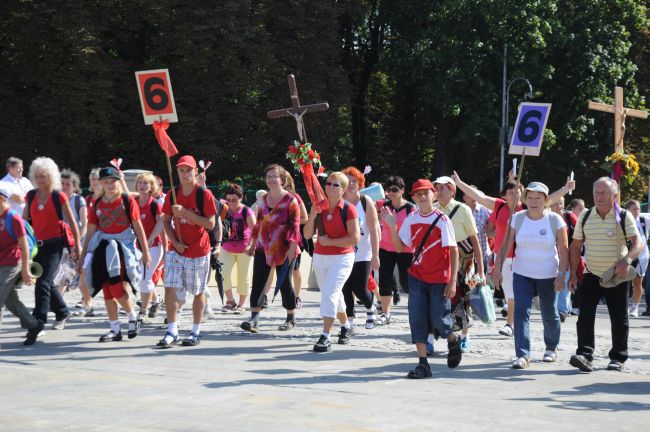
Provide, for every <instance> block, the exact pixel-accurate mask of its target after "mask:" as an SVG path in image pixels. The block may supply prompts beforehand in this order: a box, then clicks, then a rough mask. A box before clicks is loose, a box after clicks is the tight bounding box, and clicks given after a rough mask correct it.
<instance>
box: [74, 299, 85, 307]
mask: <svg viewBox="0 0 650 432" xmlns="http://www.w3.org/2000/svg"><path fill="white" fill-rule="evenodd" d="M74 307H75V308H76V309H81V308H82V307H84V302H83V301H80V302H78V303H77V304H76V305H74Z"/></svg>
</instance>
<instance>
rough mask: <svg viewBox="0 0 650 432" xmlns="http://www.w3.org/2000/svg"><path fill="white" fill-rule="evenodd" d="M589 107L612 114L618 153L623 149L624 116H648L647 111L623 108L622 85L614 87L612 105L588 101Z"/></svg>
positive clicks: (642, 117) (615, 148)
mask: <svg viewBox="0 0 650 432" xmlns="http://www.w3.org/2000/svg"><path fill="white" fill-rule="evenodd" d="M589 109H592V110H596V111H603V112H608V113H613V114H614V151H616V152H619V153H623V150H624V147H623V140H624V138H625V118H626V117H635V118H640V119H647V118H648V113H647V112H646V111H641V110H636V109H632V108H625V107H624V106H623V87H616V88H615V89H614V104H613V105H608V104H604V103H600V102H592V101H589Z"/></svg>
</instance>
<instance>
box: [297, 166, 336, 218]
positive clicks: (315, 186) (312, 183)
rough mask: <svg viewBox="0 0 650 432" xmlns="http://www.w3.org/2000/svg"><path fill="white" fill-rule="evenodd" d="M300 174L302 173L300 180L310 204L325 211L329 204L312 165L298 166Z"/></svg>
mask: <svg viewBox="0 0 650 432" xmlns="http://www.w3.org/2000/svg"><path fill="white" fill-rule="evenodd" d="M300 172H302V179H303V181H304V182H305V187H306V188H307V194H308V195H309V200H310V201H311V204H312V205H318V206H320V208H321V210H327V208H328V207H329V204H328V203H327V197H326V196H325V192H324V191H323V188H322V186H321V185H320V182H319V181H318V177H316V174H314V164H305V165H300Z"/></svg>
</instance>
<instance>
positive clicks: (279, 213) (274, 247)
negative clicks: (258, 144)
mask: <svg viewBox="0 0 650 432" xmlns="http://www.w3.org/2000/svg"><path fill="white" fill-rule="evenodd" d="M284 171H285V170H284V168H282V167H281V166H280V165H277V164H272V165H269V166H267V167H266V168H265V169H264V176H265V178H266V185H267V186H268V188H269V191H268V193H267V194H266V195H264V198H263V199H262V200H261V201H260V202H259V207H258V210H257V223H256V224H255V229H254V230H253V236H252V237H253V239H252V240H251V243H250V247H249V248H248V250H247V253H248V255H249V256H254V258H253V286H252V291H251V298H250V306H251V318H250V319H249V320H248V321H244V322H243V323H241V326H240V327H241V328H242V329H243V330H246V331H249V332H251V333H257V332H259V320H260V312H261V310H262V306H264V287H265V285H266V281H267V279H268V278H269V274H270V273H271V270H273V269H274V268H275V274H276V284H277V285H279V286H280V293H281V295H282V306H283V307H284V308H285V309H286V310H287V318H286V320H285V322H284V323H283V324H281V325H280V327H279V330H281V331H287V330H291V329H293V328H294V327H295V326H296V320H295V309H296V294H295V293H294V291H293V287H292V284H291V265H292V264H293V260H294V259H295V258H296V253H297V251H298V243H299V242H300V207H299V206H298V201H297V200H296V198H295V197H294V196H293V194H291V193H290V192H288V191H287V190H285V189H284V188H283V187H282V174H283V172H284Z"/></svg>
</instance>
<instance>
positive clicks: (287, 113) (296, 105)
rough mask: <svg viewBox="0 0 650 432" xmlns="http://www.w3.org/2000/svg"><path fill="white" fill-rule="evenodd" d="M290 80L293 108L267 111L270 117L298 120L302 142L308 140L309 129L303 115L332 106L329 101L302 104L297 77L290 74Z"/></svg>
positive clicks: (288, 78) (297, 125)
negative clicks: (299, 97)
mask: <svg viewBox="0 0 650 432" xmlns="http://www.w3.org/2000/svg"><path fill="white" fill-rule="evenodd" d="M287 80H288V81H289V92H290V93H291V105H292V107H291V108H283V109H279V110H274V111H269V112H268V113H267V116H268V118H270V119H276V118H280V117H293V118H294V119H295V120H296V127H297V128H298V136H299V137H300V142H301V143H303V144H304V143H306V142H307V131H306V130H305V122H304V121H303V119H302V116H303V115H305V114H306V113H308V112H318V111H325V110H327V109H328V108H329V107H330V106H329V104H328V103H327V102H322V103H317V104H312V105H300V99H298V88H297V87H296V77H294V76H293V74H292V75H289V76H288V77H287Z"/></svg>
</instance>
